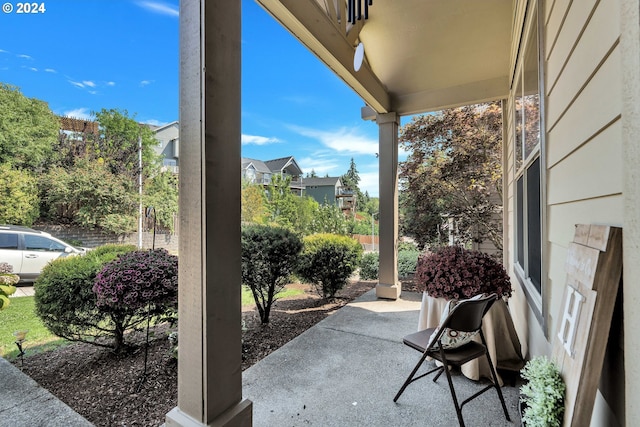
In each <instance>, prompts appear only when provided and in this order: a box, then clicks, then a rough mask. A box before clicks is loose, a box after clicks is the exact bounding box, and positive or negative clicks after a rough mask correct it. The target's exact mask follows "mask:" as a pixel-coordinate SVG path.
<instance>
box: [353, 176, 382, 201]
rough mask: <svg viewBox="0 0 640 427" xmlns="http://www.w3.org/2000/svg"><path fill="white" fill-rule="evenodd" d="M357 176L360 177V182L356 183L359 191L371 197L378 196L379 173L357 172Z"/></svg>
mask: <svg viewBox="0 0 640 427" xmlns="http://www.w3.org/2000/svg"><path fill="white" fill-rule="evenodd" d="M358 176H359V177H360V182H359V183H358V187H360V191H362V192H363V193H364V192H367V193H369V196H371V197H378V194H379V193H380V190H379V187H380V175H379V174H378V172H377V171H375V172H358Z"/></svg>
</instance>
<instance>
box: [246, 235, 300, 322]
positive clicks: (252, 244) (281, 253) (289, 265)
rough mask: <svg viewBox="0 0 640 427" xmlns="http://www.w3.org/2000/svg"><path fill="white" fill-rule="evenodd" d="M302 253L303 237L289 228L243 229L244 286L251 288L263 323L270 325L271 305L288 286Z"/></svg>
mask: <svg viewBox="0 0 640 427" xmlns="http://www.w3.org/2000/svg"><path fill="white" fill-rule="evenodd" d="M301 250H302V241H301V240H300V238H299V237H298V236H297V235H296V234H295V233H293V232H292V231H290V230H287V229H286V228H281V227H270V226H265V225H254V226H249V227H245V228H243V230H242V283H243V284H244V285H246V286H248V287H249V289H251V293H252V294H253V299H254V300H255V302H256V306H257V308H258V313H259V314H260V320H261V322H262V323H263V324H265V323H269V313H270V312H271V306H272V305H273V303H274V302H275V300H276V295H277V294H278V293H279V292H280V291H281V290H282V289H283V288H284V286H285V285H286V284H287V283H288V280H289V276H290V275H291V273H292V272H293V269H294V267H295V265H296V261H297V259H298V255H299V253H300V251H301Z"/></svg>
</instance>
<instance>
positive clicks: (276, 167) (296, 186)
mask: <svg viewBox="0 0 640 427" xmlns="http://www.w3.org/2000/svg"><path fill="white" fill-rule="evenodd" d="M264 164H265V165H267V167H268V168H269V169H270V170H271V173H273V174H279V175H280V176H282V177H291V184H289V187H290V188H291V191H292V192H293V193H295V194H297V195H298V196H301V195H302V190H304V184H303V183H302V169H301V168H300V166H298V162H296V159H294V158H293V156H291V157H282V158H280V159H273V160H266V161H265V162H264Z"/></svg>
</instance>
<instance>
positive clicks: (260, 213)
mask: <svg viewBox="0 0 640 427" xmlns="http://www.w3.org/2000/svg"><path fill="white" fill-rule="evenodd" d="M241 198H242V204H241V206H242V208H241V211H240V218H241V220H242V222H252V223H257V224H260V223H262V222H263V221H264V217H265V215H266V206H265V194H264V189H263V188H262V186H261V185H257V184H251V183H249V182H244V181H243V183H242V194H241Z"/></svg>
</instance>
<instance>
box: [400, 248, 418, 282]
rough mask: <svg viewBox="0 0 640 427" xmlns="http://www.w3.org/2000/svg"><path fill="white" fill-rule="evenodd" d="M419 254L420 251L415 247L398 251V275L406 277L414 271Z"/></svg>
mask: <svg viewBox="0 0 640 427" xmlns="http://www.w3.org/2000/svg"><path fill="white" fill-rule="evenodd" d="M419 256H420V252H418V250H417V249H415V250H411V249H409V250H401V251H398V276H399V277H408V276H410V275H411V274H413V273H415V271H416V267H417V265H418V257H419Z"/></svg>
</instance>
